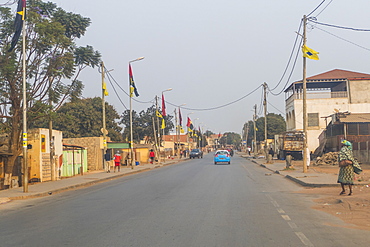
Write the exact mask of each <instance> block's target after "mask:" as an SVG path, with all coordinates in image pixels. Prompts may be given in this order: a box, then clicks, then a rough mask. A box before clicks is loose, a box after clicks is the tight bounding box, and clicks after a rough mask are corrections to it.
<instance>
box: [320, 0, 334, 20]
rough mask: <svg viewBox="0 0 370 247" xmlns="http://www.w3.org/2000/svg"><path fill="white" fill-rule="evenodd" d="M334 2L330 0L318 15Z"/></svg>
mask: <svg viewBox="0 0 370 247" xmlns="http://www.w3.org/2000/svg"><path fill="white" fill-rule="evenodd" d="M331 2H333V0H330V2H329V3H328V4H327V5H326V6H325V7H324V8H323V9H322V10H321V11H320V12H319V13H318V14H317V15H316V17H318V16H319V15H320V14H321V13H322V12H323V11H324V10H325V9H326V8H327V7H328V6H329V5H330V4H331Z"/></svg>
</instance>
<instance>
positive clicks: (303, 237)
mask: <svg viewBox="0 0 370 247" xmlns="http://www.w3.org/2000/svg"><path fill="white" fill-rule="evenodd" d="M295 234H296V235H297V237H298V238H299V239H300V240H301V242H302V243H303V244H304V245H306V246H310V247H313V246H314V245H313V244H312V243H311V241H310V240H309V239H308V238H307V237H306V236H305V235H304V234H303V233H302V232H295Z"/></svg>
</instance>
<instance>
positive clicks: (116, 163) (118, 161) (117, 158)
mask: <svg viewBox="0 0 370 247" xmlns="http://www.w3.org/2000/svg"><path fill="white" fill-rule="evenodd" d="M116 169H118V171H120V169H121V155H120V154H119V151H117V153H116V154H115V155H114V172H116Z"/></svg>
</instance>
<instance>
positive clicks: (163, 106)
mask: <svg viewBox="0 0 370 247" xmlns="http://www.w3.org/2000/svg"><path fill="white" fill-rule="evenodd" d="M162 116H164V117H165V116H166V103H165V102H164V96H163V93H162Z"/></svg>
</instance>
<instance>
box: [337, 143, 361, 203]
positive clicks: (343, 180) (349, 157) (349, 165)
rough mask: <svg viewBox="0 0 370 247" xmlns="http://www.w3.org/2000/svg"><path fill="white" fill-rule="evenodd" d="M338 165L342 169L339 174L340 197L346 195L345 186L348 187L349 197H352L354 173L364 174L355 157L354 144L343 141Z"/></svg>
mask: <svg viewBox="0 0 370 247" xmlns="http://www.w3.org/2000/svg"><path fill="white" fill-rule="evenodd" d="M338 163H339V167H340V168H339V174H338V183H340V185H341V187H342V191H341V192H340V195H344V194H345V193H346V189H345V187H344V186H345V185H348V188H349V193H348V195H349V196H350V195H352V193H353V191H352V185H353V184H354V183H353V181H354V176H355V174H354V173H356V174H360V173H361V172H362V169H361V166H360V164H359V163H358V162H357V160H355V158H354V157H353V152H352V143H350V142H349V141H347V140H343V141H342V148H341V149H340V151H339V153H338Z"/></svg>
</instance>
